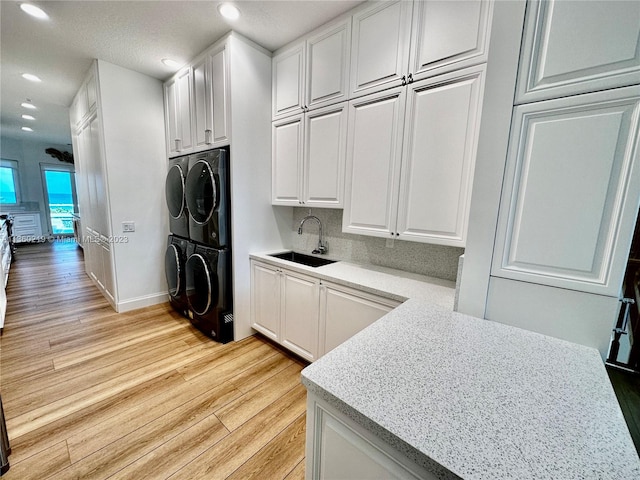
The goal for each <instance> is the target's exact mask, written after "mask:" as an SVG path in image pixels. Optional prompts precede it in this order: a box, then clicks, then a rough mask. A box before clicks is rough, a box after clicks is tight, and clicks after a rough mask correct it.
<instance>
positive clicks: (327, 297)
mask: <svg viewBox="0 0 640 480" xmlns="http://www.w3.org/2000/svg"><path fill="white" fill-rule="evenodd" d="M398 305H400V302H397V301H395V300H390V299H386V298H381V297H378V296H374V295H370V294H367V293H364V292H362V291H359V290H355V289H353V288H349V287H344V286H342V285H337V284H333V283H329V282H324V281H323V282H322V285H321V287H320V332H321V334H320V355H324V354H325V353H327V352H329V351H330V350H333V349H334V348H336V347H337V346H338V345H340V344H341V343H342V342H344V341H346V340H348V339H349V338H351V337H352V336H354V335H355V334H356V333H358V332H359V331H360V330H363V329H364V328H366V327H368V326H369V325H371V324H372V323H373V322H375V321H376V320H378V319H379V318H380V317H382V316H384V315H386V314H387V313H389V312H390V311H391V310H393V309H394V308H396V307H397V306H398Z"/></svg>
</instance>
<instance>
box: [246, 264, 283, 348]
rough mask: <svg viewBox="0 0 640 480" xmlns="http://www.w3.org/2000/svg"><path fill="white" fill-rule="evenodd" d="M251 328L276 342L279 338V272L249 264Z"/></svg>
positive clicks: (263, 265)
mask: <svg viewBox="0 0 640 480" xmlns="http://www.w3.org/2000/svg"><path fill="white" fill-rule="evenodd" d="M251 326H252V327H253V328H255V329H256V330H257V331H259V332H260V333H262V334H263V335H265V336H266V337H269V338H270V339H271V340H275V341H276V342H277V341H278V340H279V338H280V271H279V270H278V269H277V268H275V267H272V266H269V265H265V264H262V263H256V262H253V261H252V262H251Z"/></svg>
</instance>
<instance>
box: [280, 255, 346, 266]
mask: <svg viewBox="0 0 640 480" xmlns="http://www.w3.org/2000/svg"><path fill="white" fill-rule="evenodd" d="M269 256H270V257H275V258H280V259H282V260H288V261H289V262H294V263H301V264H302V265H307V266H308V267H321V266H323V265H329V264H331V263H336V260H329V259H328V258H320V257H312V256H311V255H305V254H304V253H298V252H282V253H273V254H271V255H269Z"/></svg>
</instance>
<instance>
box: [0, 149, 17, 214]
mask: <svg viewBox="0 0 640 480" xmlns="http://www.w3.org/2000/svg"><path fill="white" fill-rule="evenodd" d="M19 201H20V188H19V182H18V162H16V161H15V160H0V204H2V205H15V204H17V203H18V202H19Z"/></svg>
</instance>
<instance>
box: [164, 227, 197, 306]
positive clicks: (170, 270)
mask: <svg viewBox="0 0 640 480" xmlns="http://www.w3.org/2000/svg"><path fill="white" fill-rule="evenodd" d="M194 250H195V244H193V243H191V242H190V241H189V240H187V239H186V238H180V237H177V236H175V235H169V240H168V242H167V250H166V252H165V254H164V272H165V276H166V278H167V286H168V289H169V301H170V302H171V305H172V306H173V308H174V309H175V310H177V311H178V312H180V313H182V314H183V315H184V316H185V317H186V316H188V312H189V302H188V301H187V288H188V287H187V280H186V274H185V271H186V268H185V266H186V263H187V258H189V256H190V255H192V254H193V252H194Z"/></svg>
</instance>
